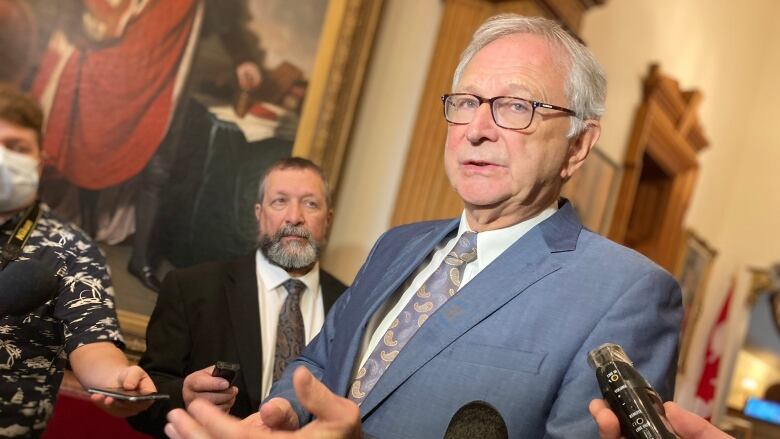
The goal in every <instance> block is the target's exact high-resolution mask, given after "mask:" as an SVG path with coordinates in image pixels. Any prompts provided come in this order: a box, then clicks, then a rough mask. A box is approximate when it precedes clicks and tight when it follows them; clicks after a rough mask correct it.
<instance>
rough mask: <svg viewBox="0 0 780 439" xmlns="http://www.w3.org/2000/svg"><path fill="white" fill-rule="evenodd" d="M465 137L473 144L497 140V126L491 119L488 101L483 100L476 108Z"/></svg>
mask: <svg viewBox="0 0 780 439" xmlns="http://www.w3.org/2000/svg"><path fill="white" fill-rule="evenodd" d="M466 138H467V139H468V141H469V142H471V143H473V144H479V143H481V142H483V141H486V140H487V141H495V140H497V138H498V126H497V125H496V122H495V121H494V120H493V114H492V113H491V109H490V104H489V103H487V102H485V103H483V104H482V105H480V106H479V107H478V108H477V110H476V112H475V113H474V118H473V119H472V120H471V122H469V125H468V130H467V131H466Z"/></svg>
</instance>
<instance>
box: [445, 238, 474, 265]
mask: <svg viewBox="0 0 780 439" xmlns="http://www.w3.org/2000/svg"><path fill="white" fill-rule="evenodd" d="M450 256H453V257H456V258H458V259H460V260H461V261H463V262H465V263H469V262H471V261H473V260H475V259H477V234H476V233H475V232H465V233H464V234H462V235H460V238H458V242H457V243H456V244H455V247H454V248H453V249H452V251H451V252H450Z"/></svg>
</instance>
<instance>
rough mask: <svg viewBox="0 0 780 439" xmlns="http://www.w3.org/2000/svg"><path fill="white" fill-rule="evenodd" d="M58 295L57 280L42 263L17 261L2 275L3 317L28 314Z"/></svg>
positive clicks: (0, 306)
mask: <svg viewBox="0 0 780 439" xmlns="http://www.w3.org/2000/svg"><path fill="white" fill-rule="evenodd" d="M56 294H57V277H56V276H55V275H54V274H53V273H52V272H51V269H50V268H48V267H47V266H46V265H44V264H43V263H42V262H40V261H36V260H33V259H28V260H26V261H16V262H13V263H11V264H9V265H8V266H7V267H5V269H4V270H3V271H0V317H6V316H20V315H24V314H27V313H29V312H31V311H33V310H34V309H35V308H38V307H39V306H41V305H43V304H44V303H46V302H47V301H49V300H50V299H52V298H53V297H54V296H55V295H56Z"/></svg>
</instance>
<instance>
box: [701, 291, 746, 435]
mask: <svg viewBox="0 0 780 439" xmlns="http://www.w3.org/2000/svg"><path fill="white" fill-rule="evenodd" d="M735 284H736V282H735V281H734V280H732V281H731V286H730V287H729V292H728V294H726V298H725V299H724V300H723V306H722V307H721V309H720V314H719V315H718V319H717V320H716V321H715V324H714V325H713V326H712V330H710V336H709V338H708V339H707V353H706V355H705V357H704V367H703V368H702V371H701V378H699V386H698V388H697V389H696V399H695V401H694V406H693V411H694V412H695V413H697V414H698V415H700V416H702V417H704V418H706V419H707V420H709V419H710V417H712V404H713V402H714V400H715V386H716V384H717V381H718V368H719V367H720V359H721V357H722V356H723V353H724V352H723V351H724V349H725V347H726V336H727V334H726V329H727V328H726V320H727V318H728V314H729V305H730V304H731V297H732V296H733V294H734V288H735Z"/></svg>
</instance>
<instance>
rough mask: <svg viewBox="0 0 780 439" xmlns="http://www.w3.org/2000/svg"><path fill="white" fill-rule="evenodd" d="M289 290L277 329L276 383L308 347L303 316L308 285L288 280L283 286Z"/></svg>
mask: <svg viewBox="0 0 780 439" xmlns="http://www.w3.org/2000/svg"><path fill="white" fill-rule="evenodd" d="M282 285H283V286H284V288H285V289H286V290H287V299H285V300H284V305H282V310H281V311H280V312H279V325H278V326H277V327H276V353H275V354H274V377H273V378H274V381H276V380H278V379H279V378H280V377H281V376H282V372H284V368H285V367H287V363H289V362H290V361H292V360H294V359H295V357H297V356H298V354H300V353H301V351H302V350H303V347H304V346H306V339H305V332H304V327H303V314H301V295H302V294H303V292H304V291H306V284H304V283H303V282H301V281H299V280H298V279H287V280H286V281H285V282H284V283H283V284H282Z"/></svg>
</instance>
